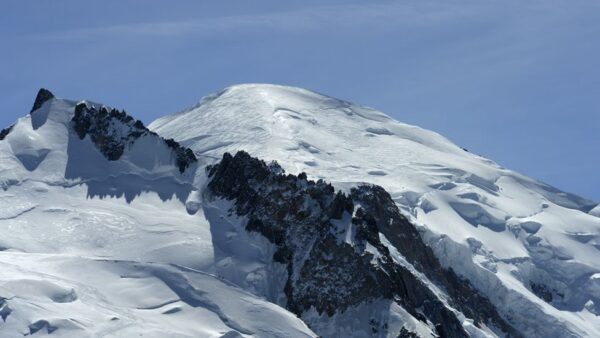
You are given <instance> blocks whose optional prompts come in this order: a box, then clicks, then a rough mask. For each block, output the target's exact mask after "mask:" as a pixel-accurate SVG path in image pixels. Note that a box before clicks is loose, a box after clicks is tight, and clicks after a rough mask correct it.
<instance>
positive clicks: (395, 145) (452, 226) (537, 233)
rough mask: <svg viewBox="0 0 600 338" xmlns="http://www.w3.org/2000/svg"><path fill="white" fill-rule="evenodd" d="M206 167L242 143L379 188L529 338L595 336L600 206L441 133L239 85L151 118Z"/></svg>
mask: <svg viewBox="0 0 600 338" xmlns="http://www.w3.org/2000/svg"><path fill="white" fill-rule="evenodd" d="M149 128H150V129H151V130H153V131H155V132H156V133H158V134H159V135H161V136H163V137H168V138H174V139H175V140H176V141H178V142H180V143H181V144H182V145H183V146H186V147H189V148H191V149H192V150H194V152H195V153H196V155H197V156H198V157H199V159H200V162H201V164H206V163H211V162H214V161H217V160H218V159H220V158H221V156H222V154H223V153H224V152H231V153H235V152H236V151H237V150H245V151H247V152H249V153H250V154H251V155H253V156H257V157H259V158H262V159H265V160H276V161H277V162H279V164H280V165H281V166H282V167H283V168H284V169H285V170H286V171H288V172H291V173H296V174H297V173H299V172H301V171H305V172H306V173H308V175H309V177H313V178H322V179H325V180H327V181H330V182H332V183H333V184H334V186H336V187H337V188H340V189H349V188H350V187H352V186H354V185H356V184H357V183H358V182H369V183H374V184H378V185H380V186H382V187H384V188H385V189H386V190H387V191H388V192H390V194H391V195H392V197H393V198H394V201H395V202H396V203H397V205H398V206H399V207H400V208H401V210H402V211H403V212H404V213H405V215H406V216H408V217H409V218H410V219H411V220H412V221H413V222H414V223H416V224H419V225H421V231H422V236H423V237H424V238H425V239H426V241H427V242H428V244H429V245H430V246H431V247H432V248H433V249H434V251H435V253H436V254H437V256H438V258H439V259H440V260H441V262H442V264H443V265H445V266H447V267H451V268H452V269H453V270H454V271H456V272H457V273H458V274H459V275H461V276H463V277H465V278H468V279H469V280H470V281H471V282H472V283H473V285H474V286H475V287H476V288H477V289H479V290H480V291H481V292H482V293H483V294H484V295H485V296H487V297H488V298H489V299H490V300H491V301H492V303H493V304H494V305H495V306H496V308H497V309H498V310H499V312H500V313H501V314H502V316H503V317H504V318H505V319H507V320H509V321H510V322H511V323H512V324H513V325H514V326H515V327H517V328H518V329H519V330H520V331H521V332H523V333H524V334H525V335H526V336H532V337H533V336H540V335H541V334H542V333H544V335H545V336H548V333H551V334H552V335H555V336H556V337H567V336H591V337H593V336H596V337H597V336H600V319H599V318H598V317H597V314H600V237H599V233H600V218H599V217H598V215H599V213H598V211H597V210H598V207H597V204H596V203H594V202H592V201H589V200H586V199H583V198H580V197H577V196H575V195H572V194H568V193H565V192H562V191H559V190H557V189H555V188H553V187H550V186H548V185H546V184H544V183H541V182H538V181H536V180H533V179H530V178H528V177H525V176H523V175H520V174H518V173H515V172H513V171H510V170H507V169H504V168H502V167H500V166H498V165H497V164H496V163H494V162H492V161H490V160H488V159H485V158H482V157H479V156H476V155H474V154H471V153H469V152H467V151H465V150H463V149H461V148H460V147H458V146H456V145H454V144H453V143H451V142H450V141H448V140H447V139H445V138H444V137H442V136H440V135H438V134H436V133H434V132H431V131H427V130H423V129H421V128H418V127H414V126H410V125H406V124H403V123H400V122H397V121H395V120H393V119H391V118H390V117H388V116H387V115H385V114H383V113H381V112H378V111H375V110H373V109H370V108H366V107H361V106H357V105H353V104H350V103H348V102H345V101H341V100H338V99H334V98H330V97H327V96H323V95H320V94H317V93H314V92H310V91H307V90H303V89H298V88H290V87H283V86H275V85H240V86H233V87H230V88H227V89H225V90H223V91H221V92H219V93H217V94H214V95H210V96H208V97H205V98H204V99H203V100H202V101H201V102H200V103H199V104H198V105H196V106H194V107H192V108H190V109H187V110H185V111H183V112H179V113H176V114H173V115H171V116H166V117H163V118H160V119H158V120H156V121H155V122H153V123H152V124H151V125H150V127H149Z"/></svg>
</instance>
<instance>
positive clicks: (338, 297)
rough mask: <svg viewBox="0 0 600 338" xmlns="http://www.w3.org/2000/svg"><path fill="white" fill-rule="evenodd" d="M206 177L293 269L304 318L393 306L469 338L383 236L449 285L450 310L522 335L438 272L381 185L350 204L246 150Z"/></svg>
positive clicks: (440, 330) (297, 308)
mask: <svg viewBox="0 0 600 338" xmlns="http://www.w3.org/2000/svg"><path fill="white" fill-rule="evenodd" d="M207 170H208V175H209V177H210V182H209V183H208V189H209V191H210V192H212V194H214V196H217V197H220V198H224V199H227V200H232V201H234V208H235V210H234V211H235V212H236V213H237V214H238V215H240V216H244V217H246V218H247V223H246V226H245V227H246V230H247V231H250V232H257V233H260V234H261V235H263V236H265V237H266V238H267V239H269V241H271V242H272V243H273V244H275V245H276V246H277V251H276V252H275V254H274V255H273V258H272V259H273V261H275V262H278V263H283V264H286V266H287V272H288V279H287V283H286V285H285V289H284V292H285V294H286V296H287V304H286V306H287V308H288V309H290V310H291V311H292V312H294V313H296V314H298V315H300V316H302V314H303V313H305V312H306V311H308V310H309V309H311V308H314V309H316V311H317V312H318V313H319V314H321V313H326V314H327V315H328V316H330V317H331V316H333V315H334V314H336V313H343V312H344V311H346V310H347V309H348V308H349V307H352V306H357V305H359V304H364V303H368V302H371V301H373V300H376V299H390V300H394V301H396V302H398V303H399V304H400V305H401V306H402V307H403V308H404V309H406V310H407V311H408V312H409V313H410V314H411V315H412V316H414V317H416V318H419V319H420V320H422V321H424V322H428V323H431V324H432V331H434V332H436V333H437V334H438V335H440V336H442V337H464V336H467V333H466V332H465V331H464V329H463V327H462V325H461V321H460V320H459V319H458V318H457V317H456V314H455V313H454V312H453V311H452V310H451V308H450V307H448V306H447V305H446V304H444V303H443V302H442V301H441V300H440V299H439V298H438V296H437V295H435V294H434V292H432V291H431V290H430V289H429V287H428V286H427V285H426V284H425V283H423V281H422V280H420V279H419V278H418V277H417V276H415V275H414V274H413V273H412V272H411V271H409V269H407V268H406V267H404V266H402V265H399V264H396V263H395V262H394V260H393V258H392V257H391V254H390V251H389V249H388V247H387V246H386V245H384V244H383V243H382V242H381V240H380V238H379V233H380V232H381V233H382V234H384V235H385V236H386V237H388V238H390V240H391V241H392V243H393V245H394V246H395V247H396V248H398V249H399V250H400V251H401V253H402V254H404V255H405V257H406V258H407V260H408V261H409V262H410V263H412V264H413V265H414V267H415V268H417V269H418V270H419V271H422V272H424V273H425V274H426V275H427V276H430V277H431V278H432V280H434V281H436V282H438V284H440V285H441V286H442V287H444V288H445V289H446V290H447V291H448V294H449V295H451V297H452V298H451V300H450V304H451V306H456V308H457V309H459V310H460V311H462V312H463V313H464V314H465V315H467V316H468V317H470V318H473V319H474V320H475V324H476V325H480V324H487V325H493V326H496V327H499V328H501V329H502V330H504V331H505V332H507V333H510V334H511V335H512V336H513V337H519V336H520V334H519V333H518V332H517V331H515V330H514V329H513V328H512V327H511V326H510V325H509V324H508V323H506V322H505V321H504V320H503V319H502V318H501V317H500V316H499V315H498V313H497V311H496V310H495V308H494V307H493V306H492V304H491V303H490V302H489V301H488V300H487V299H485V298H484V297H482V296H480V295H479V294H478V293H477V291H475V290H474V289H473V288H472V287H471V286H470V284H469V283H468V282H466V281H463V280H461V279H459V278H458V277H457V276H456V275H455V274H454V273H453V272H452V271H451V270H450V271H448V270H444V269H442V268H441V267H440V264H439V262H438V261H437V259H436V258H435V256H434V255H433V252H432V251H431V249H429V248H428V247H427V246H426V245H425V244H424V243H423V242H422V240H421V238H420V236H419V233H418V232H417V230H416V229H415V228H414V226H413V225H412V224H410V222H408V220H407V219H406V218H404V217H403V216H402V215H401V214H400V211H399V209H398V208H397V207H396V205H395V204H394V203H393V201H392V200H391V197H390V196H389V194H388V193H387V192H385V190H383V189H382V188H381V187H378V186H374V185H361V186H359V187H356V188H354V189H352V192H351V195H350V196H347V195H345V194H344V193H342V192H340V191H338V192H336V191H335V190H334V188H333V187H332V186H331V185H330V184H327V183H325V182H323V181H322V180H319V181H317V182H315V181H312V180H307V178H306V175H305V174H300V175H298V176H294V175H286V174H284V173H282V170H281V169H280V168H279V167H278V166H277V165H273V164H271V165H267V164H266V163H265V162H263V161H260V160H258V159H256V158H253V157H251V156H249V155H248V154H247V153H245V152H238V153H237V154H236V155H235V156H231V155H230V154H228V153H226V154H224V156H223V159H222V160H221V161H220V162H219V163H218V164H215V165H213V166H210V167H208V168H207ZM355 206H357V208H356V209H355ZM351 215H353V216H352V217H350V216H351ZM344 216H346V217H344ZM348 237H350V243H349V242H347V241H346V238H348ZM308 323H309V325H310V321H309V322H308ZM404 330H405V331H406V329H404ZM317 333H319V332H318V331H317ZM407 333H408V331H407V332H404V333H402V332H396V333H393V332H388V334H389V335H391V334H395V335H398V334H400V335H403V334H404V335H406V334H407Z"/></svg>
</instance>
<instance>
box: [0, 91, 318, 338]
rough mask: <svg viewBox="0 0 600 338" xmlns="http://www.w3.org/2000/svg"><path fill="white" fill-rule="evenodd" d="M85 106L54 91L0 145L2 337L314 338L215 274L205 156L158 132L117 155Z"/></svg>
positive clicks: (118, 131) (119, 131) (120, 131)
mask: <svg viewBox="0 0 600 338" xmlns="http://www.w3.org/2000/svg"><path fill="white" fill-rule="evenodd" d="M76 104H77V102H74V101H69V100H63V99H58V98H53V99H50V100H48V101H46V102H44V103H43V104H42V105H41V107H40V108H39V109H37V110H35V111H33V112H32V113H31V114H30V115H27V116H25V117H23V118H21V119H19V120H18V121H17V122H16V123H15V125H14V126H13V127H12V128H11V129H10V132H9V133H8V134H7V135H6V136H5V137H4V139H3V140H2V141H0V185H1V186H2V190H0V231H2V236H0V266H1V267H2V268H1V269H0V317H1V318H2V321H0V337H17V336H23V335H30V334H31V335H34V336H40V335H46V334H51V335H52V336H57V337H132V336H142V335H143V336H144V337H228V338H233V337H251V336H256V337H314V336H315V334H314V333H313V332H312V331H311V330H310V329H308V327H307V326H306V325H305V324H304V323H303V322H302V321H301V320H299V319H298V318H297V317H296V316H295V315H293V314H291V313H289V312H288V311H286V310H285V309H283V308H281V307H279V306H277V305H275V304H273V303H269V302H267V301H265V300H263V299H261V298H259V297H257V296H255V295H253V294H251V293H249V292H246V291H244V290H242V289H240V288H239V287H236V286H235V285H233V284H231V283H230V282H228V281H226V280H222V279H220V278H218V277H217V276H215V275H214V273H213V272H214V271H215V268H214V247H213V241H212V234H211V230H210V225H209V223H208V222H207V220H206V218H205V217H204V214H203V212H202V210H198V209H197V202H196V200H197V198H198V192H197V191H196V189H195V188H194V183H195V182H194V180H195V179H196V164H194V165H192V166H191V167H190V168H188V169H187V170H185V171H184V172H180V170H179V168H178V166H177V163H176V160H177V158H176V155H175V154H174V153H173V151H172V148H170V147H169V146H167V144H166V143H165V141H164V140H162V139H161V138H160V137H158V136H157V135H155V134H152V133H149V132H143V133H142V134H141V136H140V135H138V134H136V135H137V136H138V137H137V138H136V139H135V140H134V141H132V142H131V143H128V144H127V146H126V147H125V150H124V152H123V154H122V155H121V157H120V158H119V159H118V160H115V161H108V160H107V159H106V158H105V157H104V156H103V154H102V153H101V152H100V151H99V150H100V149H99V148H98V147H96V145H94V144H93V142H92V141H91V139H90V136H89V135H88V136H86V137H84V138H83V139H80V137H79V136H78V135H77V134H76V132H75V131H74V129H73V124H72V122H71V120H72V118H73V116H74V111H75V106H76ZM86 104H88V105H90V106H96V107H99V105H97V104H93V103H86ZM113 122H114V123H112V124H111V128H112V129H111V131H110V133H113V134H114V135H117V136H119V137H121V136H122V135H124V131H126V130H128V127H127V126H126V125H125V124H120V123H117V122H115V121H113Z"/></svg>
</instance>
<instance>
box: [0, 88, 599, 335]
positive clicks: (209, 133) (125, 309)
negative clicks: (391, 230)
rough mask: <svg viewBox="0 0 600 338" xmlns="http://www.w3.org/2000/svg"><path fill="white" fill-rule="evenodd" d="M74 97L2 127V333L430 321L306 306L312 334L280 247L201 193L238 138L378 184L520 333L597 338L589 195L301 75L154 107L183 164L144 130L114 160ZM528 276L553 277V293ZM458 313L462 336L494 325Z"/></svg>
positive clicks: (363, 309) (338, 175)
mask: <svg viewBox="0 0 600 338" xmlns="http://www.w3.org/2000/svg"><path fill="white" fill-rule="evenodd" d="M76 103H77V102H75V101H69V100H64V99H58V98H57V99H52V100H50V101H48V102H46V103H44V105H43V106H42V107H41V108H40V109H38V110H37V111H35V112H33V113H32V114H30V115H27V116H25V117H23V118H21V119H19V120H18V121H17V122H16V124H15V125H14V127H13V129H12V130H11V132H10V133H9V134H8V135H7V136H6V138H5V139H4V140H3V141H0V188H1V189H0V231H2V234H3V235H2V236H0V266H1V267H2V268H1V269H0V316H2V317H0V318H4V314H6V313H8V315H7V316H6V317H5V318H4V320H2V319H0V337H16V336H23V335H27V334H32V335H34V336H39V335H46V334H51V336H57V337H131V336H138V335H143V336H144V337H226V338H233V337H316V335H317V334H320V335H323V336H324V337H329V336H335V335H336V334H338V335H339V334H342V333H343V334H344V335H347V334H351V333H354V334H355V335H356V336H361V334H359V333H357V332H360V331H356V330H355V329H354V328H355V327H359V328H364V327H365V326H364V325H367V323H362V322H363V321H364V320H362V319H361V318H363V317H365V318H366V317H368V316H371V315H373V314H374V313H377V314H378V316H380V317H381V318H389V320H390V322H389V325H390V326H391V327H393V328H397V329H399V328H400V327H402V326H406V327H407V328H409V329H411V330H414V331H416V332H419V333H420V334H422V335H423V336H427V335H429V334H430V332H429V328H428V327H427V326H426V325H423V324H422V323H421V322H419V321H417V320H415V319H414V318H412V317H411V316H410V315H409V314H408V313H406V311H404V309H402V308H401V307H399V306H398V305H397V304H395V303H389V302H387V303H386V302H385V301H379V302H374V303H372V304H370V305H369V304H362V305H360V306H358V307H355V308H351V309H349V310H348V311H347V312H345V313H343V314H336V315H335V316H334V318H328V317H327V316H326V315H319V314H318V313H316V312H315V311H312V310H310V311H308V312H306V313H304V314H303V315H302V319H303V320H304V321H306V322H307V323H309V324H310V325H311V327H312V328H313V330H314V331H315V332H313V331H311V329H309V327H308V326H307V325H306V324H305V323H304V322H303V321H302V320H301V319H300V318H297V317H296V316H295V315H293V314H291V313H290V312H288V311H287V310H285V309H284V308H282V307H281V306H280V305H284V304H285V295H284V294H283V293H282V292H281V289H282V287H283V285H284V284H285V267H283V266H282V265H279V264H277V263H273V262H272V260H271V256H272V254H273V250H274V248H273V246H272V245H271V244H269V242H268V241H267V240H266V239H265V238H263V237H261V236H259V235H257V234H252V233H248V232H246V231H245V230H244V229H243V226H242V222H243V220H242V219H239V218H237V217H235V216H232V215H230V214H228V213H227V210H228V208H229V204H228V202H224V201H219V200H212V199H207V198H206V196H205V195H206V194H204V187H205V184H206V175H205V166H206V165H207V164H211V163H214V162H216V161H218V160H219V159H220V158H221V156H222V154H223V153H224V152H230V153H235V152H236V151H238V150H245V151H247V152H249V153H250V154H251V155H253V156H257V157H260V158H262V159H264V160H266V161H269V160H276V161H278V162H279V164H280V165H281V166H282V167H283V168H284V169H285V170H286V171H288V172H290V173H294V174H297V173H300V172H302V171H305V172H306V173H307V174H308V176H309V177H312V178H323V179H325V180H327V181H330V182H332V183H333V184H334V185H335V186H336V187H337V188H339V189H343V190H348V189H349V188H351V187H352V186H354V185H356V184H358V183H360V182H369V183H375V184H379V185H381V186H383V187H384V188H385V189H386V190H387V191H388V192H390V194H391V195H392V197H393V198H394V200H395V201H396V203H397V204H398V206H399V207H400V208H401V210H402V211H403V213H404V214H405V215H406V216H407V217H409V218H410V219H411V221H413V222H414V223H415V224H418V225H419V228H420V230H421V231H422V235H423V238H424V239H425V240H426V241H427V243H428V244H429V245H430V246H431V247H432V248H433V249H434V251H435V252H436V254H437V255H438V257H439V258H440V260H441V262H442V264H444V265H445V266H449V267H452V269H454V270H455V271H456V272H457V273H459V274H461V275H462V276H463V277H465V278H468V279H469V280H471V282H472V283H473V284H474V285H475V286H476V287H477V288H478V289H479V290H481V292H482V293H483V294H485V295H486V296H487V297H489V298H490V300H491V301H492V302H493V303H494V304H495V305H496V306H497V308H498V309H499V311H500V313H501V314H502V315H503V316H505V318H508V319H514V321H513V322H515V323H518V324H519V325H518V326H517V327H518V329H519V330H522V331H523V332H524V333H525V334H526V336H528V337H529V336H530V337H542V336H543V337H570V336H572V337H586V336H587V337H598V336H600V319H599V318H598V317H597V315H596V314H598V313H600V277H599V276H600V251H599V250H600V237H598V234H599V233H600V217H599V216H600V211H598V210H600V209H599V208H600V207H598V206H597V204H596V203H594V202H592V201H588V200H585V199H583V198H580V197H577V196H575V195H572V194H568V193H564V192H561V191H559V190H557V189H554V188H552V187H550V186H548V185H546V184H544V183H541V182H538V181H536V180H533V179H530V178H528V177H525V176H523V175H520V174H518V173H515V172H513V171H510V170H507V169H504V168H502V167H500V166H498V165H497V164H496V163H494V162H492V161H490V160H488V159H485V158H482V157H479V156H476V155H474V154H471V153H469V152H467V151H464V150H463V149H461V148H460V147H458V146H456V145H454V144H453V143H452V142H450V141H449V140H447V139H446V138H444V137H442V136H440V135H439V134H436V133H434V132H431V131H427V130H424V129H421V128H418V127H414V126H410V125H406V124H403V123H400V122H397V121H395V120H394V119H392V118H390V117H389V116H387V115H385V114H383V113H381V112H378V111H376V110H374V109H371V108H367V107H362V106H358V105H354V104H351V103H348V102H345V101H341V100H338V99H334V98H331V97H327V96H324V95H320V94H317V93H314V92H311V91H307V90H304V89H299V88H291V87H284V86H276V85H261V84H248V85H238V86H233V87H229V88H226V89H224V90H222V91H221V92H219V93H216V94H213V95H210V96H207V97H205V98H204V99H202V101H200V102H199V103H198V104H197V105H195V106H193V107H191V108H189V109H186V110H184V111H182V112H179V113H176V114H173V115H169V116H165V117H163V118H160V119H158V120H156V121H155V122H153V123H152V124H151V125H150V126H149V128H150V129H151V130H153V131H155V132H157V133H158V134H159V135H161V136H163V137H166V138H174V139H175V140H176V141H179V142H180V143H181V144H182V145H184V146H187V147H190V148H191V149H192V150H194V151H195V153H196V154H197V157H198V158H199V161H198V163H197V165H194V166H192V167H191V168H189V169H188V170H186V171H185V172H184V173H183V174H180V173H179V171H178V169H177V167H176V165H175V164H174V158H173V154H172V153H171V152H170V151H169V149H168V148H167V147H166V146H165V145H164V144H163V142H160V141H159V139H158V138H157V137H155V136H152V135H147V136H143V137H142V139H140V140H138V141H137V142H135V143H134V144H133V145H132V146H131V147H129V148H127V149H126V150H125V153H124V154H123V156H122V157H121V158H120V159H119V160H118V161H112V162H109V161H107V160H106V159H105V158H104V157H103V156H102V154H101V153H100V152H99V151H98V150H97V149H96V148H95V146H94V145H93V144H92V142H91V141H90V139H89V136H87V137H86V138H84V139H83V140H79V138H78V137H77V135H76V134H75V133H74V132H73V130H72V128H70V127H69V121H70V119H71V118H72V115H73V109H74V107H75V104H76ZM384 242H385V243H388V242H387V241H384ZM391 251H392V252H396V253H397V251H395V250H391ZM394 259H397V260H398V261H399V262H401V261H402V257H399V255H398V254H395V256H394ZM424 281H425V282H426V280H424ZM532 285H545V286H546V287H547V288H548V289H549V290H552V292H553V295H554V299H553V301H552V304H549V303H548V302H545V301H544V300H542V299H541V298H539V297H538V296H536V295H535V294H534V293H533V292H532ZM437 292H442V291H440V290H437ZM278 304H279V305H278ZM363 319H364V318H363ZM361 325H362V326H361ZM464 325H465V329H466V331H467V332H469V333H470V334H472V335H473V336H481V337H484V336H493V335H494V332H495V331H494V330H493V328H490V329H485V330H479V329H477V328H475V327H474V326H473V325H472V324H471V323H470V322H469V321H468V320H466V319H465V322H464ZM367 334H368V332H367V331H364V332H363V333H362V335H367Z"/></svg>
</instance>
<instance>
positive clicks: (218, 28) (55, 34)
mask: <svg viewBox="0 0 600 338" xmlns="http://www.w3.org/2000/svg"><path fill="white" fill-rule="evenodd" d="M475 13H476V10H474V9H468V10H467V9H465V8H463V9H455V8H453V6H451V5H448V4H445V3H442V2H433V3H430V4H425V3H422V2H406V3H397V2H393V3H387V4H365V5H344V6H342V5H339V6H319V7H310V8H304V9H298V10H293V11H284V12H272V13H266V14H255V15H236V16H220V17H207V18H187V19H182V20H172V21H153V22H152V21H151V22H143V23H131V24H129V23H125V24H107V25H106V26H101V27H81V28H75V29H69V30H60V31H52V32H44V33H39V34H32V35H29V36H28V38H34V39H43V40H82V39H94V38H101V37H109V36H110V37H116V38H126V37H157V38H161V37H168V38H173V37H185V36H190V35H192V36H212V35H214V34H227V33H239V32H260V31H264V30H268V31H272V30H276V31H283V32H304V31H315V30H320V29H325V28H342V29H354V30H356V29H364V30H367V29H371V30H372V29H393V28H398V27H402V26H404V27H422V26H427V25H442V24H444V23H446V22H452V21H457V20H460V19H461V18H466V17H469V16H473V15H475Z"/></svg>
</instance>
